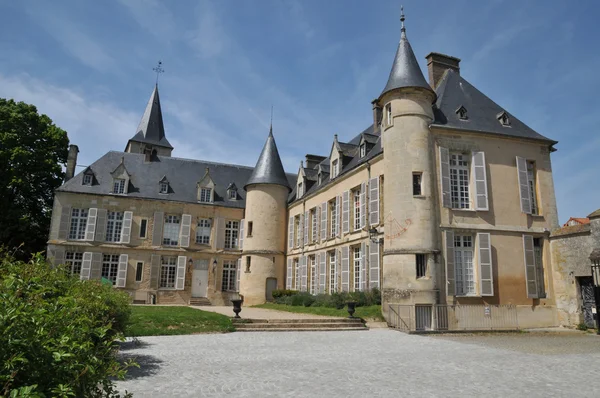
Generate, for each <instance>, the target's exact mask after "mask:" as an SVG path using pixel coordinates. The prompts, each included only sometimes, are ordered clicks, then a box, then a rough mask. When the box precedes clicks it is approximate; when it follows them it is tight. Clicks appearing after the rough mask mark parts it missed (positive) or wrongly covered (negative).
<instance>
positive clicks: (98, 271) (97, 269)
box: [90, 253, 102, 280]
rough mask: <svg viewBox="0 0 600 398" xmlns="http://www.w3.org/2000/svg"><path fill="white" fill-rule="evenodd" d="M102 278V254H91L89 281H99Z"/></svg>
mask: <svg viewBox="0 0 600 398" xmlns="http://www.w3.org/2000/svg"><path fill="white" fill-rule="evenodd" d="M101 278H102V253H92V270H91V272H90V279H95V280H98V279H101Z"/></svg>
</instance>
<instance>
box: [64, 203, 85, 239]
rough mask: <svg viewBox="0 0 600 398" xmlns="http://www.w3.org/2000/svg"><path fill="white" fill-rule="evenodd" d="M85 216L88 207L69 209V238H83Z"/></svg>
mask: <svg viewBox="0 0 600 398" xmlns="http://www.w3.org/2000/svg"><path fill="white" fill-rule="evenodd" d="M87 216H88V209H72V210H71V228H70V229H69V239H78V240H81V239H85V227H86V225H87Z"/></svg>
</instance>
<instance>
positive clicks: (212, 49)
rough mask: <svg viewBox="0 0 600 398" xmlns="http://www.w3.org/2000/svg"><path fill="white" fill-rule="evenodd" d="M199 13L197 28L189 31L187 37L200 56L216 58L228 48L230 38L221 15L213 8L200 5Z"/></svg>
mask: <svg viewBox="0 0 600 398" xmlns="http://www.w3.org/2000/svg"><path fill="white" fill-rule="evenodd" d="M197 14H198V21H197V25H196V28H195V29H193V30H191V31H189V32H187V33H186V35H185V38H186V40H187V42H188V44H189V46H190V47H191V48H192V49H194V50H195V51H196V53H197V54H198V55H199V56H200V57H202V58H214V57H216V56H218V55H220V54H221V53H223V52H224V51H225V50H226V49H227V47H228V45H229V38H228V36H227V34H226V33H225V31H224V30H223V28H222V26H223V24H222V22H221V21H220V19H219V16H218V15H217V14H216V13H215V11H214V10H213V9H212V8H209V7H208V6H202V7H199V8H198V12H197Z"/></svg>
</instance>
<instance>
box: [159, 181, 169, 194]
mask: <svg viewBox="0 0 600 398" xmlns="http://www.w3.org/2000/svg"><path fill="white" fill-rule="evenodd" d="M159 193H169V183H168V182H161V183H160V191H159Z"/></svg>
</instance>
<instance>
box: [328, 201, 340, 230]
mask: <svg viewBox="0 0 600 398" xmlns="http://www.w3.org/2000/svg"><path fill="white" fill-rule="evenodd" d="M327 205H328V206H329V215H330V217H329V219H330V220H331V221H330V222H329V238H335V237H336V236H337V222H338V216H337V211H336V210H337V206H336V200H335V199H334V200H331V201H329V202H328V204H327Z"/></svg>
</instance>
